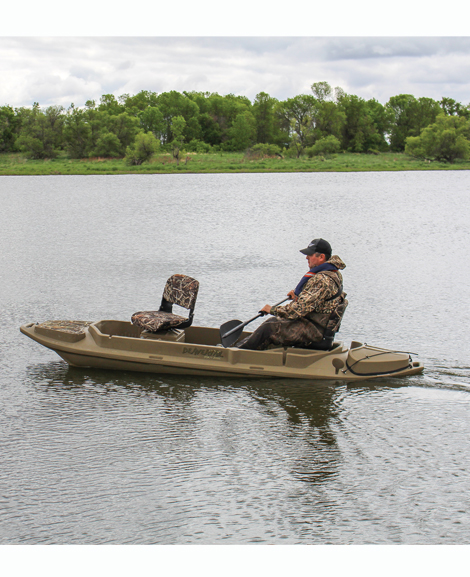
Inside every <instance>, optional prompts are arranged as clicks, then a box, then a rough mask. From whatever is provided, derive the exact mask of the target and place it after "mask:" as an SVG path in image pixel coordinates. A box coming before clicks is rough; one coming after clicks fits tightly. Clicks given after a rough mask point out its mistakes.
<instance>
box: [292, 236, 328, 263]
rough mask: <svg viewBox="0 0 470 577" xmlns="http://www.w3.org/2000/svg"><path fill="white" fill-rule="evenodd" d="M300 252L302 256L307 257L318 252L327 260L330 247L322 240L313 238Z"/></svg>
mask: <svg viewBox="0 0 470 577" xmlns="http://www.w3.org/2000/svg"><path fill="white" fill-rule="evenodd" d="M300 252H301V253H302V254H308V255H309V256H310V255H312V254H315V253H316V252H319V253H320V254H324V255H325V256H327V257H328V258H329V257H330V256H331V245H330V243H329V242H328V241H326V240H324V239H323V238H314V239H313V240H312V242H311V243H310V244H309V245H308V247H307V248H303V249H302V250H301V251H300Z"/></svg>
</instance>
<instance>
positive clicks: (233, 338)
mask: <svg viewBox="0 0 470 577" xmlns="http://www.w3.org/2000/svg"><path fill="white" fill-rule="evenodd" d="M244 326H245V325H244V324H243V322H242V321H237V320H233V321H227V322H226V323H224V324H223V325H221V327H220V342H221V343H222V346H224V347H225V348H227V347H231V346H232V345H233V344H234V343H236V342H237V341H238V339H239V338H240V335H241V334H242V332H243V328H244ZM236 327H239V329H238V330H236V331H234V332H233V333H231V334H230V335H227V333H229V332H230V331H232V330H233V329H235V328H236Z"/></svg>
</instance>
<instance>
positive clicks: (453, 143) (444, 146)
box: [405, 114, 470, 163]
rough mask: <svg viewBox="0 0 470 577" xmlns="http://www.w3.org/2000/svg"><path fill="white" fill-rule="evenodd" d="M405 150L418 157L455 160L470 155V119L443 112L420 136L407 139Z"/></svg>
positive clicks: (447, 160)
mask: <svg viewBox="0 0 470 577" xmlns="http://www.w3.org/2000/svg"><path fill="white" fill-rule="evenodd" d="M405 152H406V153H407V154H409V155H411V156H415V157H418V158H429V159H434V160H439V161H446V162H451V163H452V162H454V161H455V160H456V159H458V158H463V159H466V158H469V156H470V120H467V119H466V118H464V117H461V116H446V115H444V114H441V115H439V116H438V117H437V119H436V122H435V123H434V124H431V125H429V126H428V127H426V128H425V129H424V130H423V131H422V133H421V135H420V136H409V137H408V138H407V139H406V147H405Z"/></svg>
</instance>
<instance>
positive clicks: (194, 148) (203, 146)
mask: <svg viewBox="0 0 470 577" xmlns="http://www.w3.org/2000/svg"><path fill="white" fill-rule="evenodd" d="M211 148H212V147H211V145H210V144H208V143H207V142H203V141H202V140H197V139H196V138H193V139H192V140H191V141H190V142H189V143H188V144H187V145H186V150H187V151H188V152H197V154H205V153H207V152H210V151H211Z"/></svg>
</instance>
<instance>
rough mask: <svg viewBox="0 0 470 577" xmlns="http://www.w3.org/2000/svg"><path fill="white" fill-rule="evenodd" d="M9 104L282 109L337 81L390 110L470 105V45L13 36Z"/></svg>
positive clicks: (412, 40) (4, 45) (465, 40)
mask: <svg viewBox="0 0 470 577" xmlns="http://www.w3.org/2000/svg"><path fill="white" fill-rule="evenodd" d="M0 62H1V83H0V105H4V104H9V105H10V106H13V107H17V106H31V105H32V103H33V102H39V104H40V105H41V106H48V105H51V104H60V105H63V106H65V107H68V106H69V105H70V103H72V102H73V103H74V104H75V105H76V106H83V104H84V103H85V101H86V100H88V99H96V100H99V98H100V96H101V95H102V94H109V93H112V94H114V95H115V96H119V95H121V94H124V93H129V94H136V93H137V92H139V91H140V90H151V91H155V92H157V93H160V92H165V91H169V90H178V91H183V90H198V91H209V92H218V93H219V94H228V93H234V94H239V95H244V96H247V97H248V98H250V100H253V99H254V97H255V96H256V94H258V93H259V92H261V91H264V92H267V93H268V94H270V95H271V96H274V97H276V98H278V99H280V100H283V99H286V98H289V97H292V96H295V95H297V94H301V93H309V92H310V86H311V84H312V83H313V82H319V81H324V80H325V81H327V82H329V83H330V84H331V85H332V86H333V87H335V86H340V87H341V88H343V89H344V90H345V91H346V92H348V93H351V94H357V95H359V96H361V97H363V98H376V99H377V100H379V101H380V102H382V103H385V102H387V100H388V99H389V98H390V97H391V96H394V95H396V94H401V93H407V94H414V95H415V96H416V97H419V96H428V97H431V98H434V99H440V98H441V97H442V96H448V97H451V98H454V99H456V100H458V101H459V102H462V103H463V104H468V103H469V102H470V37H440V38H439V37H437V38H436V37H433V38H429V37H424V38H423V37H405V38H403V37H399V38H390V37H389V38H384V37H381V38H374V37H362V38H355V37H349V38H348V37H336V38H335V37H324V38H312V37H225V38H219V37H202V38H201V37H179V38H178V37H166V38H162V37H160V38H148V37H144V38H141V37H133V38H126V37H112V38H109V37H103V38H99V37H85V38H84V37H65V38H63V37H49V38H41V37H39V38H38V37H32V38H18V37H3V38H0Z"/></svg>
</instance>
